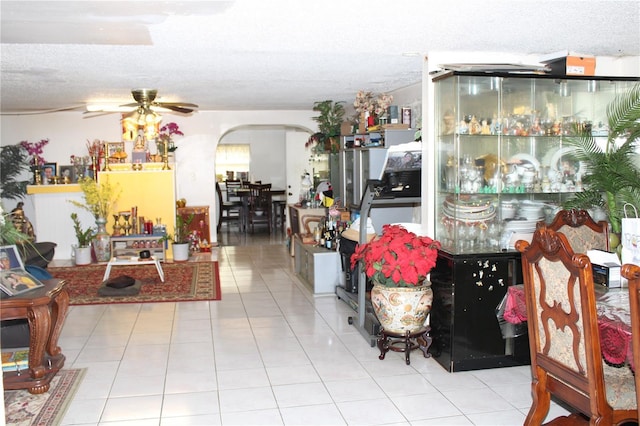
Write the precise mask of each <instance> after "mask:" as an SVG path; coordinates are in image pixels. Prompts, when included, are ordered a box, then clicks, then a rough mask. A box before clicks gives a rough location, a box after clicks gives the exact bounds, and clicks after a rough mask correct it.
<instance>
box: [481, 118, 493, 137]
mask: <svg viewBox="0 0 640 426" xmlns="http://www.w3.org/2000/svg"><path fill="white" fill-rule="evenodd" d="M480 134H481V135H490V134H491V127H489V122H488V121H487V119H486V118H485V119H483V120H482V126H481V127H480Z"/></svg>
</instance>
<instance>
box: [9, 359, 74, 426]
mask: <svg viewBox="0 0 640 426" xmlns="http://www.w3.org/2000/svg"><path fill="white" fill-rule="evenodd" d="M85 372H86V369H84V368H80V369H70V370H60V371H59V372H58V374H56V376H55V377H54V378H53V379H52V380H51V387H50V388H49V392H45V393H43V394H40V395H32V394H30V393H29V392H28V391H27V390H7V391H4V411H5V420H6V422H7V425H12V426H36V425H37V426H50V425H59V424H60V422H61V421H62V418H63V417H64V414H65V413H66V411H67V408H68V407H69V404H70V403H71V401H72V400H73V396H74V395H75V393H76V390H77V389H78V386H79V385H80V383H81V382H82V378H83V377H84V373H85Z"/></svg>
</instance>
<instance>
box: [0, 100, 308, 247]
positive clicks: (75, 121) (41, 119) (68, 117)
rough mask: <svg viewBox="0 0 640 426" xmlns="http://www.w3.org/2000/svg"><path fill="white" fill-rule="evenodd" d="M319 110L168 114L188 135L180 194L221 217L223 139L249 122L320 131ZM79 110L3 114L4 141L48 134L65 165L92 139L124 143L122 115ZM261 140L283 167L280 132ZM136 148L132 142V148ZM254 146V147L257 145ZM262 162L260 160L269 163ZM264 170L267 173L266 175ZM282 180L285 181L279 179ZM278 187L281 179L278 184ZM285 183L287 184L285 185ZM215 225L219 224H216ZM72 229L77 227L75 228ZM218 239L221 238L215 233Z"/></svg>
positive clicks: (180, 163)
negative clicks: (218, 180) (218, 155)
mask: <svg viewBox="0 0 640 426" xmlns="http://www.w3.org/2000/svg"><path fill="white" fill-rule="evenodd" d="M314 115H315V113H314V112H313V111H310V110H309V111H200V112H198V113H195V114H194V115H192V116H188V117H184V116H178V115H171V114H164V115H163V123H168V122H171V121H175V122H176V123H178V125H179V126H180V130H182V132H183V133H184V134H185V136H182V137H178V138H176V144H177V146H178V150H177V151H176V152H175V158H176V196H177V197H178V198H185V199H186V200H187V202H188V204H190V205H208V206H209V208H210V212H211V217H212V219H213V218H215V217H216V212H217V206H216V195H215V174H216V170H215V152H216V147H217V145H218V142H219V140H220V138H221V137H222V136H223V135H225V134H226V133H230V132H232V131H233V130H234V129H236V128H243V127H246V126H248V125H257V126H282V127H283V128H284V127H291V126H293V127H297V128H303V129H310V131H315V129H316V128H317V127H316V123H315V122H314V121H313V120H312V117H313V116H314ZM84 117H86V116H83V115H82V114H81V113H79V112H59V113H52V114H43V115H27V116H2V117H0V124H1V129H0V136H1V137H0V145H13V144H16V143H19V142H20V141H23V140H28V141H30V142H36V141H39V140H40V139H44V138H48V139H49V140H50V142H49V144H48V145H47V146H46V147H45V148H44V155H43V156H44V158H45V159H46V160H47V161H48V162H57V163H58V164H59V165H64V164H69V157H70V156H71V155H72V154H75V155H86V153H87V149H86V143H87V140H89V141H91V140H93V139H100V140H105V141H114V142H115V141H120V140H121V135H120V133H121V128H120V116H119V115H118V114H110V115H104V116H97V117H92V118H84ZM271 136H272V137H270V138H269V140H268V141H267V140H265V141H264V143H261V141H260V140H255V141H254V143H255V145H256V147H255V151H256V153H258V154H261V155H262V156H263V158H264V159H265V160H266V159H269V160H275V163H276V164H277V165H279V167H281V170H284V167H282V164H283V163H282V162H283V161H284V155H283V151H282V154H278V155H272V154H271V148H270V145H271V144H275V145H278V146H284V132H283V133H282V140H281V141H279V142H275V139H274V138H275V135H271ZM131 148H132V147H131V146H127V148H126V149H127V151H129V152H130V150H131ZM252 149H253V148H252ZM267 163H268V162H267V161H260V162H259V164H260V165H262V164H267ZM267 169H268V167H266V166H265V167H264V169H261V168H259V170H260V174H261V175H260V176H255V178H256V179H260V178H262V180H263V181H266V180H271V179H270V178H271V177H272V176H276V175H278V176H279V173H275V174H274V173H271V172H269V171H267ZM263 173H264V176H263V175H262V174H263ZM278 179H281V178H280V177H278ZM274 186H275V182H274ZM282 186H284V182H283V183H282ZM15 203H16V201H13V200H3V205H4V206H5V207H6V208H7V209H9V210H10V209H12V208H13V207H14V206H15ZM25 213H26V215H27V216H28V217H29V216H31V217H33V216H34V214H33V205H32V204H31V203H29V200H28V199H27V200H25ZM212 228H213V229H215V226H213V224H212ZM36 232H37V230H36ZM69 232H72V230H69ZM212 241H217V237H214V235H212Z"/></svg>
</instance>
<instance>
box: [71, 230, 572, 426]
mask: <svg viewBox="0 0 640 426" xmlns="http://www.w3.org/2000/svg"><path fill="white" fill-rule="evenodd" d="M218 257H219V262H220V280H221V284H222V300H221V301H217V302H188V303H155V304H118V305H95V306H72V307H71V309H70V312H69V315H68V317H67V320H66V324H65V327H64V331H63V334H62V337H61V339H60V344H61V347H62V348H63V351H64V353H65V355H66V356H67V363H66V367H67V368H81V367H82V368H87V373H86V376H85V378H84V380H83V382H82V385H81V387H80V389H79V391H78V393H77V395H76V397H75V398H74V400H73V402H72V403H71V405H70V407H69V410H68V412H67V414H66V417H65V418H64V421H63V424H64V425H163V426H164V425H180V426H184V425H219V424H224V425H282V424H284V425H340V424H349V425H383V424H384V425H469V424H478V425H521V424H522V422H523V420H524V418H525V414H526V412H527V410H528V408H529V405H530V403H531V397H530V390H529V389H530V387H529V385H530V370H529V367H528V366H526V367H514V368H503V369H494V370H481V371H473V372H459V373H454V374H451V373H448V372H447V371H445V370H444V369H443V368H442V367H441V366H440V365H439V364H437V363H436V362H435V361H434V360H433V359H425V358H423V357H422V356H421V353H420V352H419V351H417V352H414V353H413V354H412V357H411V365H410V366H407V365H406V364H405V362H404V358H403V354H398V353H393V352H390V353H388V354H387V357H386V359H385V360H383V361H380V360H379V359H378V355H379V352H378V350H377V349H376V348H371V347H370V346H369V343H368V341H366V340H365V339H364V338H363V337H362V336H361V335H360V333H359V332H358V331H357V330H356V329H355V328H354V327H353V326H350V325H349V324H348V321H347V318H348V317H349V316H350V315H353V314H354V312H353V311H352V310H351V309H350V308H349V307H348V306H347V305H346V304H345V303H344V302H342V301H340V300H338V299H337V298H336V297H334V296H324V297H313V296H312V295H310V294H309V292H308V291H307V290H306V289H305V288H303V287H302V286H301V285H300V284H299V282H298V281H297V279H296V278H295V276H294V273H293V270H292V260H291V258H290V256H289V254H288V252H287V250H286V248H285V246H284V244H282V243H277V244H269V242H268V241H267V243H266V244H263V245H252V246H235V247H230V246H227V247H222V248H219V249H218ZM564 413H566V412H565V411H564V410H563V409H562V408H560V407H559V406H557V405H555V404H553V405H552V410H551V413H550V418H551V417H555V416H557V415H560V414H564Z"/></svg>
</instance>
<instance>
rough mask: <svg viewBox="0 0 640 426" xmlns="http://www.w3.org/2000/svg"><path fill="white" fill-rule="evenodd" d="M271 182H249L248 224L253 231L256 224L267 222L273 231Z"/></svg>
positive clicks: (269, 229) (268, 227)
mask: <svg viewBox="0 0 640 426" xmlns="http://www.w3.org/2000/svg"><path fill="white" fill-rule="evenodd" d="M270 190H271V184H270V183H250V184H249V209H248V217H247V221H248V225H249V226H250V227H251V232H252V233H253V232H254V230H255V229H254V228H255V225H256V224H266V225H267V229H268V231H269V233H271V225H272V224H271V194H270Z"/></svg>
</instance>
